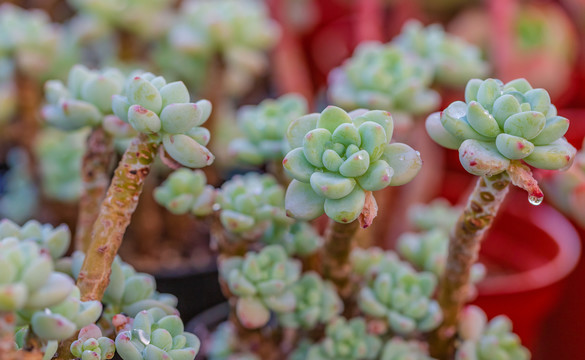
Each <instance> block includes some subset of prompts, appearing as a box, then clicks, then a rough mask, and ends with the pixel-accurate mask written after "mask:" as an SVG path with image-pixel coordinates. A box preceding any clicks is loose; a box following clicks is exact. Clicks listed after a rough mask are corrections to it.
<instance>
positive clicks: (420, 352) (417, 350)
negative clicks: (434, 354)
mask: <svg viewBox="0 0 585 360" xmlns="http://www.w3.org/2000/svg"><path fill="white" fill-rule="evenodd" d="M380 360H432V358H431V357H430V356H429V354H428V350H427V349H426V347H425V345H424V344H422V343H421V342H418V341H416V340H410V341H407V340H404V339H402V338H399V337H394V338H392V339H391V340H390V341H388V342H387V343H386V345H384V348H383V349H382V353H381V355H380Z"/></svg>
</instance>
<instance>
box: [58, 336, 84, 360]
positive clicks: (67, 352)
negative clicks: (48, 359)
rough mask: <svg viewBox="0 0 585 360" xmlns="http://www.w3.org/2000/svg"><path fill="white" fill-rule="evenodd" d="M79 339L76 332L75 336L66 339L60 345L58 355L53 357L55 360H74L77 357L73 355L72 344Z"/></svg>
mask: <svg viewBox="0 0 585 360" xmlns="http://www.w3.org/2000/svg"><path fill="white" fill-rule="evenodd" d="M78 337H79V332H75V335H73V336H71V337H70V338H69V339H65V340H63V341H61V342H60V343H59V347H58V348H57V353H56V354H55V356H54V357H53V360H73V359H75V356H73V354H72V353H71V344H73V342H74V341H75V340H77V338H78Z"/></svg>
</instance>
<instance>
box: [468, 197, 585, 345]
mask: <svg viewBox="0 0 585 360" xmlns="http://www.w3.org/2000/svg"><path fill="white" fill-rule="evenodd" d="M580 254H581V242H580V239H579V235H578V233H577V231H576V230H575V228H574V227H573V225H572V224H571V223H570V222H569V221H568V220H567V219H566V218H565V217H564V216H563V215H561V214H560V213H559V212H558V211H556V210H555V209H553V208H552V207H550V206H548V205H546V204H542V205H540V206H532V205H530V204H529V203H528V199H527V195H526V193H525V192H523V191H521V190H519V189H516V188H513V189H511V191H510V194H509V196H508V199H507V201H506V203H505V204H504V206H503V210H502V213H501V216H498V218H497V219H496V220H495V223H494V226H493V227H492V229H491V230H490V232H489V233H488V234H487V236H486V239H485V240H484V242H483V244H482V249H481V254H480V261H481V262H483V263H484V264H485V265H486V266H487V269H488V274H487V276H486V279H485V280H484V281H482V282H481V283H480V284H479V286H478V294H479V295H478V297H477V299H476V300H475V301H474V303H475V304H476V305H478V306H480V307H481V308H482V309H484V310H485V312H486V313H487V315H488V317H489V318H492V317H494V316H496V315H500V314H504V315H507V316H508V317H510V319H511V320H512V322H513V324H514V332H516V333H517V334H518V335H519V336H520V337H521V338H522V343H523V344H524V345H525V346H527V347H528V348H529V349H530V350H532V351H534V350H535V349H537V348H538V347H537V340H538V337H539V334H540V333H541V331H542V330H543V327H544V324H545V322H546V320H547V318H548V317H549V316H550V314H551V313H552V312H553V311H554V309H555V307H556V305H557V304H558V301H559V299H560V297H561V295H562V292H563V289H564V285H565V284H566V281H565V280H566V278H567V276H568V275H569V274H570V273H571V271H572V270H573V269H574V268H575V266H576V265H577V262H578V260H579V256H580Z"/></svg>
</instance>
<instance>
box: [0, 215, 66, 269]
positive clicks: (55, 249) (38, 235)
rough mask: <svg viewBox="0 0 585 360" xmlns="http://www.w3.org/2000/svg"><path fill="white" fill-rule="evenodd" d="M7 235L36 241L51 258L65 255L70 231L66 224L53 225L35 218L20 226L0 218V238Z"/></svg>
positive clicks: (54, 258)
mask: <svg viewBox="0 0 585 360" xmlns="http://www.w3.org/2000/svg"><path fill="white" fill-rule="evenodd" d="M7 237H15V238H17V239H19V240H32V241H34V242H36V243H37V245H38V246H39V247H40V248H41V249H45V250H47V251H48V252H49V254H50V255H51V258H52V259H53V260H57V259H59V258H60V257H62V256H63V255H65V253H66V252H67V249H69V244H70V243H71V231H70V230H69V227H67V225H65V224H61V225H59V226H55V227H53V225H51V224H41V223H40V222H38V221H36V220H29V221H27V222H26V223H25V224H24V225H22V226H19V225H17V224H16V223H14V222H13V221H11V220H9V219H2V220H0V240H1V239H4V238H7Z"/></svg>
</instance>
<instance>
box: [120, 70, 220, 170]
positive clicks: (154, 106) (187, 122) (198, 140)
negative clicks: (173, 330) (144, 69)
mask: <svg viewBox="0 0 585 360" xmlns="http://www.w3.org/2000/svg"><path fill="white" fill-rule="evenodd" d="M189 101H190V95H189V91H188V90H187V87H186V86H185V84H184V83H183V82H181V81H175V82H171V83H168V84H167V82H166V80H165V79H164V78H163V77H162V76H158V77H156V76H155V75H153V74H151V73H142V74H139V75H135V76H131V77H130V78H129V79H128V80H127V81H126V84H125V86H124V90H123V91H122V95H114V96H113V97H112V109H113V111H114V114H115V115H116V116H118V117H119V118H120V119H121V120H122V121H124V122H126V123H129V124H130V125H132V127H133V128H134V129H135V130H136V131H138V132H140V133H143V134H147V135H150V136H151V137H152V138H153V141H160V142H162V145H163V147H164V150H165V151H166V152H167V153H168V155H169V156H170V157H171V158H172V159H173V160H175V161H176V162H178V163H179V164H181V165H183V166H186V167H190V168H201V167H204V166H207V165H210V164H211V163H212V162H213V160H214V158H215V157H214V156H213V154H212V153H211V152H210V151H209V150H208V149H207V148H206V147H205V146H206V145H207V144H208V143H209V140H210V134H209V130H207V129H205V128H203V127H201V126H200V125H202V124H203V123H204V122H205V121H207V119H208V118H209V115H210V114H211V103H210V102H209V101H207V100H199V101H197V102H196V103H190V102H189Z"/></svg>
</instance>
